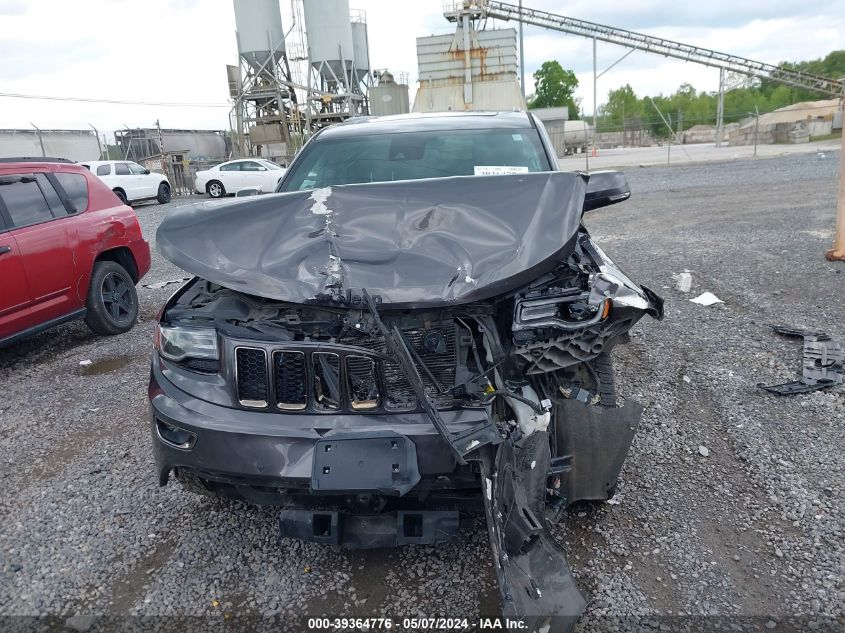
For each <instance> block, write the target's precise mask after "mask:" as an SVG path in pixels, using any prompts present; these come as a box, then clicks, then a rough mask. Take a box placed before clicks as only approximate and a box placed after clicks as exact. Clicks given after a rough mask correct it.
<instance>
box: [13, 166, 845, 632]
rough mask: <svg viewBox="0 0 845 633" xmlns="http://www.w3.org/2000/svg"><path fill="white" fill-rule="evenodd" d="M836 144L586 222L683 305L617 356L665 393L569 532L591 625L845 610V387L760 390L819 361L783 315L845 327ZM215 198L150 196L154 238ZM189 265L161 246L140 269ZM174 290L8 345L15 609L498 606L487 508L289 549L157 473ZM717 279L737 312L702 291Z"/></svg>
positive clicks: (834, 616)
mask: <svg viewBox="0 0 845 633" xmlns="http://www.w3.org/2000/svg"><path fill="white" fill-rule="evenodd" d="M836 158H837V157H836V155H835V154H828V155H827V156H826V157H824V158H820V157H817V156H815V155H808V156H796V157H788V158H782V159H769V160H761V161H757V162H753V161H742V162H741V161H736V162H733V163H729V164H718V165H717V164H710V165H701V166H695V167H689V166H684V167H674V168H648V169H633V170H629V178H630V181H631V184H632V188H633V190H634V195H633V197H632V199H631V201H630V202H627V203H625V204H622V205H618V206H615V207H610V208H607V209H603V210H599V211H595V212H591V213H590V214H589V215H588V216H587V219H586V224H587V225H588V227H589V228H590V230H591V231H592V232H593V234H594V235H595V236H596V237H597V238H598V240H599V242H600V243H602V244H604V245H606V250H607V251H608V253H609V254H610V255H611V256H612V257H613V258H614V260H615V261H616V262H617V263H618V264H619V265H620V266H622V268H623V269H624V270H626V272H628V273H629V274H630V275H631V277H632V278H634V279H635V280H638V281H640V282H642V283H644V284H646V285H648V286H650V287H651V288H652V289H654V290H656V291H657V292H658V293H661V294H662V295H663V296H664V297H665V299H666V320H665V321H663V322H661V323H658V322H655V321H652V320H649V319H646V320H644V321H642V322H641V323H640V324H639V325H638V326H637V327H636V328H635V330H634V332H633V337H632V341H631V344H630V345H628V346H627V347H625V348H619V349H618V350H617V351H616V352H615V353H614V354H615V357H616V368H617V371H616V373H617V378H618V382H619V390H620V392H621V393H622V394H623V395H627V396H629V397H632V398H635V399H637V400H639V401H641V402H642V403H643V404H644V405H645V414H644V418H643V421H642V424H641V427H640V431H639V433H638V435H637V436H636V438H635V440H634V445H633V447H632V451H631V455H630V458H629V460H628V462H627V463H626V466H625V469H624V471H623V476H622V480H621V481H620V486H619V492H618V494H617V497H616V498H615V499H614V500H613V502H612V503H604V504H579V505H577V506H575V507H574V508H572V511H571V512H570V513H569V514H568V516H567V518H566V519H565V521H564V522H563V523H562V524H561V525H559V526H557V527H555V528H554V529H555V532H556V534H557V536H558V537H559V539H560V540H561V541H562V542H563V543H565V545H566V548H567V551H568V553H569V561H570V563H571V565H572V567H573V571H574V573H575V574H576V576H577V579H578V583H579V586H580V587H581V588H582V591H583V592H584V593H585V595H586V596H587V597H588V599H589V600H590V604H589V607H588V610H587V614H586V617H585V618H584V619H583V620H582V622H581V624H580V625H579V630H581V631H598V630H614V629H618V628H620V627H621V628H629V629H634V628H637V629H642V630H660V629H661V628H662V627H667V628H663V629H662V630H667V629H668V630H677V629H679V628H682V626H681V625H682V624H683V626H686V624H687V623H688V622H689V620H678V619H673V618H678V616H702V617H704V618H706V619H705V620H702V621H703V622H704V623H705V626H707V627H709V628H710V629H711V630H715V629H716V628H717V625H718V626H722V625H724V626H725V627H728V626H738V627H740V628H743V629H748V630H763V629H765V630H770V629H772V630H775V631H777V630H793V629H796V628H800V629H805V630H809V629H812V628H814V627H815V628H817V629H818V630H833V628H832V627H833V626H835V625H834V624H832V622H835V621H837V620H838V622H839V624H840V625H841V624H842V623H843V622H845V572H843V570H845V545H843V544H845V527H843V526H845V520H844V519H843V516H845V489H844V488H845V484H843V482H845V460H844V459H843V457H842V450H843V441H842V437H843V426H845V389H843V388H838V389H833V390H830V391H824V392H818V393H814V394H809V395H803V396H797V397H792V398H779V397H777V396H774V395H772V394H769V393H766V392H764V391H762V390H760V389H758V388H757V387H756V385H757V384H758V383H760V382H763V383H767V384H769V383H777V382H785V381H786V380H790V379H792V378H793V377H794V376H797V375H798V373H799V371H800V357H801V345H800V342H798V341H796V340H791V339H786V338H783V337H780V336H778V335H776V334H774V333H773V332H772V330H771V328H770V325H771V324H789V325H794V326H799V327H808V328H813V329H821V330H824V331H826V332H828V333H830V334H831V335H833V336H834V337H835V338H837V339H838V340H840V341H845V322H843V320H842V314H843V313H845V294H843V292H842V290H843V286H844V285H845V272H843V271H845V265H843V264H834V263H830V262H826V261H825V260H824V258H823V252H824V250H825V249H827V248H829V246H830V243H831V240H832V228H833V213H834V211H833V208H834V201H835V193H836V189H835V187H836V182H835V173H836V170H837V160H836ZM194 201H195V200H193V199H189V200H183V201H176V202H173V203H171V204H169V205H163V206H158V205H145V206H139V207H138V209H137V212H138V216H139V218H140V219H141V222H142V225H143V228H144V231H145V234H146V235H147V238H148V239H152V237H153V235H154V231H155V227H156V226H157V225H158V223H159V222H160V221H161V220H162V219H163V217H164V215H165V214H166V213H167V212H168V211H169V210H170V209H172V208H173V207H175V206H177V205H179V204H186V203H191V202H194ZM684 270H689V271H690V272H691V274H692V279H693V283H692V290H691V292H690V293H688V294H683V293H680V292H678V291H676V290H674V289H673V288H674V282H673V280H672V274H673V273H679V272H682V271H684ZM183 276H184V273H183V272H182V271H180V270H178V269H176V268H175V267H173V266H171V265H170V264H169V263H168V262H166V261H165V260H163V259H162V258H161V257H160V256H159V255H158V254H155V255H154V268H153V271H152V272H151V273H150V274H149V275H148V276H147V277H146V278H145V279H144V281H143V283H144V284H147V285H149V284H156V283H158V282H163V281H167V280H171V279H180V278H182V277H183ZM177 287H178V286H177V285H169V286H165V287H162V288H146V287H141V288H140V289H139V294H140V297H141V304H142V305H141V322H140V323H139V325H138V327H136V328H135V329H134V330H133V331H132V332H130V333H129V334H127V335H124V336H121V337H116V338H95V337H93V336H92V335H90V334H89V333H88V331H87V329H86V328H85V326H84V325H82V324H81V323H73V324H68V325H65V326H62V327H59V328H56V329H54V330H52V331H50V332H47V333H43V334H41V335H38V336H36V337H34V338H32V339H29V340H28V341H25V342H23V343H20V344H18V345H16V346H14V347H12V348H10V349H6V350H2V351H0V381H2V384H3V385H4V388H3V398H2V400H0V483H2V486H3V489H4V491H5V494H4V495H3V496H2V498H0V615H31V616H37V615H45V616H46V615H49V616H55V617H57V618H58V621H59V622H64V621H65V618H69V617H71V616H74V615H90V614H95V615H103V614H112V615H136V616H140V615H147V616H177V615H178V616H206V617H208V618H210V620H208V621H209V622H214V621H216V620H217V619H219V620H223V619H224V618H243V617H249V616H262V615H265V616H266V615H271V614H273V615H276V616H277V617H279V618H285V617H286V618H288V620H280V621H279V622H285V621H287V622H288V623H290V622H294V621H297V620H291V619H290V618H293V617H297V618H298V617H299V616H301V615H308V614H310V615H323V614H327V613H329V614H332V615H340V616H351V615H359V616H377V615H380V614H391V615H394V616H417V615H429V616H430V615H444V616H458V615H460V616H466V617H469V618H470V619H471V620H475V619H476V618H477V617H478V616H479V614H481V613H483V614H496V613H497V608H498V590H497V587H496V579H495V574H494V573H493V569H492V567H491V561H490V555H489V547H488V545H487V536H486V533H485V531H484V523H483V519H482V518H478V519H477V520H475V522H474V528H473V529H469V530H466V531H465V532H464V535H463V538H462V539H461V540H460V541H458V542H456V543H452V544H450V545H448V546H444V547H438V548H433V547H408V548H404V549H400V550H388V551H374V552H344V551H339V550H336V549H333V548H330V547H324V546H318V545H314V544H305V543H299V542H295V541H289V540H288V541H285V542H283V543H281V544H279V543H278V542H277V540H276V533H275V524H274V513H273V512H272V511H271V510H268V509H261V508H256V507H251V506H247V505H243V504H238V503H225V502H217V501H213V500H209V499H204V498H199V497H195V496H193V495H189V494H186V493H183V492H182V491H181V489H180V488H179V487H178V486H175V485H170V486H167V487H165V488H159V487H158V485H157V481H156V477H155V473H154V468H153V460H152V455H151V450H150V440H149V431H148V421H147V408H146V384H147V375H148V371H149V351H150V340H151V334H152V323H153V320H154V316H155V313H156V312H157V310H158V308H159V307H160V306H161V304H162V303H163V301H164V300H165V299H166V297H167V296H169V295H170V293H171V292H173V291H174V290H175V289H176V288H177ZM705 290H706V291H711V292H713V293H715V294H716V295H717V296H718V297H719V298H720V299H722V300H723V301H724V304H717V305H714V306H710V307H703V306H700V305H696V304H693V303H690V302H689V301H688V299H690V298H692V297H694V296H696V295H697V294H699V293H701V292H703V291H705ZM84 360H90V361H92V363H91V364H90V365H89V366H82V365H80V361H84ZM156 622H160V623H166V622H171V623H172V622H174V620H166V619H161V620H156ZM192 622H193V625H196V624H197V622H198V621H192ZM199 622H205V620H201V621H199ZM297 622H298V621H297ZM73 623H74V624H75V625H78V628H82V629H85V628H88V627H92V626H93V628H98V627H100V626H101V624H102V623H100V624H98V623H97V622H94V623H92V622H90V621H86V620H84V619H83V620H81V621H73ZM162 625H163V626H164V624H162ZM280 628H281V629H284V628H285V627H284V626H282V627H280ZM296 628H298V627H293V629H296Z"/></svg>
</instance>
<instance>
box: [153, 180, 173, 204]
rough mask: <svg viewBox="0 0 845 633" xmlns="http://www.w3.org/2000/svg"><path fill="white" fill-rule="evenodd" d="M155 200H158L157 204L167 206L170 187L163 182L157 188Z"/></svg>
mask: <svg viewBox="0 0 845 633" xmlns="http://www.w3.org/2000/svg"><path fill="white" fill-rule="evenodd" d="M156 200H158V203H159V204H167V203H168V202H170V185H168V184H167V183H166V182H163V183H161V184H160V185H159V186H158V196H156Z"/></svg>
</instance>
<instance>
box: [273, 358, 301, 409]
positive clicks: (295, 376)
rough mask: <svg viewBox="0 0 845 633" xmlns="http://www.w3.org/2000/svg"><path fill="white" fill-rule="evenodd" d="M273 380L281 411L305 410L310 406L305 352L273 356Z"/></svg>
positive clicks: (277, 402)
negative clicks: (307, 393) (307, 392)
mask: <svg viewBox="0 0 845 633" xmlns="http://www.w3.org/2000/svg"><path fill="white" fill-rule="evenodd" d="M273 380H274V386H275V388H276V406H278V407H279V408H280V409H294V410H295V409H304V408H305V407H306V405H307V404H308V396H307V395H306V388H307V386H308V383H307V381H308V376H307V374H306V372H305V354H304V353H303V352H276V353H275V354H273Z"/></svg>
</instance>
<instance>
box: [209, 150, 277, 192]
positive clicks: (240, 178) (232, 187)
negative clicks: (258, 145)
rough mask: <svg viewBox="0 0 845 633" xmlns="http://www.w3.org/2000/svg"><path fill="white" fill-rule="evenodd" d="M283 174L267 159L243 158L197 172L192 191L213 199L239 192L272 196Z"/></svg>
mask: <svg viewBox="0 0 845 633" xmlns="http://www.w3.org/2000/svg"><path fill="white" fill-rule="evenodd" d="M284 175H285V170H284V169H283V168H282V167H279V166H278V165H277V164H276V163H273V162H270V161H269V160H264V159H263V158H242V159H239V160H230V161H229V162H227V163H221V164H219V165H216V166H214V167H212V168H211V169H204V170H202V171H198V172H197V177H196V181H195V182H194V188H195V189H196V190H197V193H207V194H208V195H210V196H211V197H212V198H222V197H223V196H225V195H227V194H236V193H238V191H240V190H241V189H258V191H259V192H261V193H272V192H273V191H275V190H276V185H277V184H279V181H280V180H281V179H282V176H284Z"/></svg>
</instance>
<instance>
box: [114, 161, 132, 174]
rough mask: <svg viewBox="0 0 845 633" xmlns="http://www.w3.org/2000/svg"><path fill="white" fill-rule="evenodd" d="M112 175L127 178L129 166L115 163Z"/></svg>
mask: <svg viewBox="0 0 845 633" xmlns="http://www.w3.org/2000/svg"><path fill="white" fill-rule="evenodd" d="M114 173H115V174H116V175H117V176H128V175H129V173H130V172H129V164H128V163H115V166H114Z"/></svg>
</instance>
